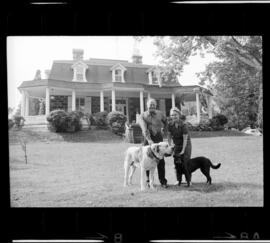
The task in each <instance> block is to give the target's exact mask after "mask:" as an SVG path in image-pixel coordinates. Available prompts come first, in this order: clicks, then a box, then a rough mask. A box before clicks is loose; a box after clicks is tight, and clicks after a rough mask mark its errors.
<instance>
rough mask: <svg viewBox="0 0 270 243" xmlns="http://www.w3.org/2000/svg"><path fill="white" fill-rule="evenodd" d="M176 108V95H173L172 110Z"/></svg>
mask: <svg viewBox="0 0 270 243" xmlns="http://www.w3.org/2000/svg"><path fill="white" fill-rule="evenodd" d="M174 107H175V94H174V93H172V108H174Z"/></svg>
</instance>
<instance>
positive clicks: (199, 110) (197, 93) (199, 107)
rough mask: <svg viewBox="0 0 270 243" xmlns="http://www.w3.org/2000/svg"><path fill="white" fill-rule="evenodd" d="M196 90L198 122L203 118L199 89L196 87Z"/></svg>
mask: <svg viewBox="0 0 270 243" xmlns="http://www.w3.org/2000/svg"><path fill="white" fill-rule="evenodd" d="M195 92H196V108H197V122H198V123H199V122H200V120H201V104H200V97H199V90H197V89H196V90H195Z"/></svg>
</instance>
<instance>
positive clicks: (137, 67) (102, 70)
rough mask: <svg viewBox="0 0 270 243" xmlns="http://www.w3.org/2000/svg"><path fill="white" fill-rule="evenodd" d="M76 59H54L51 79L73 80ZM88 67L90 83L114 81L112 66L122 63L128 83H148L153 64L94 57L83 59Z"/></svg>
mask: <svg viewBox="0 0 270 243" xmlns="http://www.w3.org/2000/svg"><path fill="white" fill-rule="evenodd" d="M75 62H76V61H69V60H66V61H65V60H62V61H61V60H60V61H54V62H53V65H52V69H51V72H50V76H49V79H52V80H64V81H72V79H73V69H72V65H73V64H74V63H75ZM83 62H84V63H85V64H86V65H87V66H88V69H87V70H86V79H87V82H90V83H93V82H95V83H107V82H112V81H111V80H112V72H111V70H110V68H111V67H112V66H113V65H115V64H117V63H120V64H121V65H123V66H124V67H125V68H126V72H125V76H124V79H125V81H126V83H141V84H148V82H149V81H148V73H147V70H148V69H149V68H150V67H152V65H145V64H136V63H130V62H128V61H125V60H113V59H97V58H95V59H94V58H92V59H90V60H84V61H83ZM162 85H163V86H180V84H179V83H178V82H166V83H163V84H162Z"/></svg>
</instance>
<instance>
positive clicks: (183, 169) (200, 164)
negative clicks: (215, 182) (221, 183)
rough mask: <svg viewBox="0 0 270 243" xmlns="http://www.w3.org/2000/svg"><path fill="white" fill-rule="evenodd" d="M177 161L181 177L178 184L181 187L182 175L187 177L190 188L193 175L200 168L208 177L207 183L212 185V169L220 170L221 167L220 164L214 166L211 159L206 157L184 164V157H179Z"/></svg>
mask: <svg viewBox="0 0 270 243" xmlns="http://www.w3.org/2000/svg"><path fill="white" fill-rule="evenodd" d="M177 159H178V160H177V161H176V163H179V165H178V166H177V167H178V171H177V173H179V176H180V178H179V183H178V185H179V186H180V185H181V182H182V174H184V175H185V177H186V181H187V186H190V182H191V174H192V172H194V171H195V170H197V169H199V168H200V170H201V172H202V173H203V174H204V175H205V176H206V178H207V183H209V185H210V184H211V183H212V178H211V176H210V167H211V168H213V169H218V168H219V167H220V165H221V164H220V163H219V164H217V165H213V164H212V162H211V161H210V159H208V158H205V157H196V158H193V159H190V160H188V161H186V162H183V159H182V156H180V157H178V156H177Z"/></svg>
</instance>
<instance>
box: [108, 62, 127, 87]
mask: <svg viewBox="0 0 270 243" xmlns="http://www.w3.org/2000/svg"><path fill="white" fill-rule="evenodd" d="M110 69H111V71H112V81H113V82H120V83H125V82H126V81H125V78H124V73H125V71H126V70H127V69H126V68H125V67H124V66H123V65H122V64H121V63H116V64H115V65H113V66H112V67H111V68H110ZM116 70H120V71H121V81H116V80H115V71H116Z"/></svg>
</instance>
